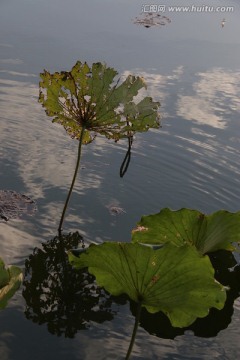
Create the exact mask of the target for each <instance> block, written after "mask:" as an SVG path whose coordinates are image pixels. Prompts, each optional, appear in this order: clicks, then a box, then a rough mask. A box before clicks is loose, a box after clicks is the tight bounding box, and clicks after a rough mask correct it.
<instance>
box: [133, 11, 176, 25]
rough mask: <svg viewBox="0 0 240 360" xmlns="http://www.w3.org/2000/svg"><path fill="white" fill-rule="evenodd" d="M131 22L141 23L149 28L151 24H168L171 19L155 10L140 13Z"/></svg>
mask: <svg viewBox="0 0 240 360" xmlns="http://www.w3.org/2000/svg"><path fill="white" fill-rule="evenodd" d="M145 6H148V5H145ZM133 23H134V24H137V25H143V26H144V27H145V28H150V27H152V26H157V27H160V26H165V25H166V24H170V23H171V20H170V19H169V17H167V16H165V15H161V14H159V13H157V12H155V13H154V12H143V13H142V14H141V15H139V16H137V17H135V19H134V20H133Z"/></svg>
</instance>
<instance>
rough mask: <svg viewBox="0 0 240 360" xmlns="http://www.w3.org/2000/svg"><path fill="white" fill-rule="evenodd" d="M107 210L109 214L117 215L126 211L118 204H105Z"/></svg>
mask: <svg viewBox="0 0 240 360" xmlns="http://www.w3.org/2000/svg"><path fill="white" fill-rule="evenodd" d="M107 208H108V211H109V213H110V214H111V215H113V216H117V215H120V214H123V213H126V211H125V210H124V209H123V208H121V207H120V206H116V205H115V204H110V205H107Z"/></svg>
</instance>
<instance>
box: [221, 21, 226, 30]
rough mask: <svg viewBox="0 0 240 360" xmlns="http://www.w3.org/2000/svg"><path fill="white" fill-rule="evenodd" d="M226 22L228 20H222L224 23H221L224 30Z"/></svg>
mask: <svg viewBox="0 0 240 360" xmlns="http://www.w3.org/2000/svg"><path fill="white" fill-rule="evenodd" d="M225 22H226V20H225V19H222V22H221V25H222V28H223V27H224V25H225Z"/></svg>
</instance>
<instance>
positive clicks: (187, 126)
mask: <svg viewBox="0 0 240 360" xmlns="http://www.w3.org/2000/svg"><path fill="white" fill-rule="evenodd" d="M142 5H143V3H141V2H139V1H136V0H133V1H131V2H128V1H126V0H115V1H114V3H113V2H112V1H109V0H102V1H101V2H99V1H97V0H92V1H91V2H90V1H89V2H85V1H77V0H69V1H67V2H66V1H63V0H48V1H46V0H41V1H37V0H21V1H16V0H11V1H4V0H2V1H1V2H0V184H1V190H3V189H10V190H14V191H17V192H20V193H23V194H26V195H28V196H30V197H31V198H32V199H34V200H35V201H36V202H37V206H38V212H37V213H36V215H35V216H34V217H26V218H25V217H24V218H22V219H21V220H11V221H9V222H7V223H5V222H4V221H1V222H0V256H1V257H2V258H3V259H4V261H5V263H6V264H15V265H18V266H20V267H21V268H24V265H25V260H26V259H27V258H28V257H29V256H30V255H31V254H32V253H33V250H34V248H36V247H37V248H41V244H42V243H47V242H49V241H51V240H52V239H54V237H55V236H56V235H57V227H58V222H59V218H60V215H61V209H62V206H63V203H64V200H65V196H66V193H67V189H68V187H69V184H70V182H71V179H72V174H73V170H74V166H75V161H76V152H77V142H76V141H74V140H72V141H71V139H70V138H69V137H68V136H67V135H66V134H65V131H64V130H63V129H61V127H59V126H57V125H55V124H52V123H51V120H50V118H48V117H47V116H46V114H45V112H44V110H43V108H42V107H41V105H40V104H39V103H38V82H39V73H41V72H42V71H43V69H47V70H48V71H50V72H55V71H62V70H70V69H71V68H72V66H73V65H74V64H75V62H76V61H77V60H81V61H87V62H89V63H92V62H99V61H100V62H105V63H107V65H108V66H111V67H114V68H115V69H116V70H117V71H118V73H119V75H121V76H123V77H124V76H126V75H127V74H129V73H131V74H136V75H140V76H143V77H144V79H145V81H146V83H147V85H148V94H150V95H151V96H152V97H153V98H154V100H155V101H160V102H161V116H162V127H161V128H160V129H158V130H150V131H149V132H148V133H143V134H136V136H135V139H134V142H133V147H132V157H131V163H130V166H129V168H128V171H127V173H126V174H125V176H124V177H123V178H120V176H119V168H120V165H121V163H122V161H123V158H124V156H125V153H126V150H127V143H126V142H125V141H120V142H118V143H114V142H111V141H110V140H109V141H108V140H105V139H103V138H102V137H100V136H99V137H97V138H96V140H95V141H94V142H93V143H91V144H90V145H88V146H86V147H84V150H83V160H82V164H81V171H80V173H81V174H80V176H79V177H78V180H77V183H76V186H75V189H74V193H73V196H72V199H71V203H70V209H69V211H68V214H67V218H66V231H67V232H70V231H72V232H74V231H79V232H80V233H81V234H82V236H83V237H84V239H85V242H89V243H90V242H95V243H101V242H103V241H106V240H114V241H129V240H130V234H131V230H132V229H133V228H134V227H135V224H136V222H137V221H138V220H139V219H140V218H141V216H142V215H144V214H151V213H156V212H158V211H159V210H160V209H162V208H164V207H169V208H171V209H180V208H182V207H188V208H194V209H198V210H200V211H203V212H205V213H211V212H214V211H216V210H219V209H226V210H228V211H232V212H235V211H238V210H239V199H240V164H239V155H240V146H239V145H240V140H239V131H240V123H239V118H240V116H239V115H240V65H239V64H240V62H239V59H240V38H239V33H240V23H239V15H240V9H239V4H238V2H237V1H235V2H234V1H228V2H227V3H226V1H220V0H219V1H213V0H209V2H208V4H206V3H205V2H203V1H199V0H197V1H196V4H194V5H196V6H203V5H209V6H215V7H216V6H232V7H233V11H229V12H227V11H225V12H214V13H213V12H207V11H205V12H196V11H195V12H194V11H192V12H188V13H185V12H176V11H175V12H173V11H172V12H170V11H168V9H167V6H168V5H176V4H175V3H174V2H173V3H171V4H170V3H169V1H168V2H166V12H165V13H164V14H165V15H166V16H167V17H169V18H170V20H171V22H170V23H166V25H165V26H159V27H157V26H155V27H154V26H153V27H150V28H146V27H144V26H141V25H137V24H134V19H135V17H136V16H139V15H140V13H141V10H142ZM181 5H182V6H183V5H192V2H188V1H182V2H181ZM223 19H225V20H224V21H223ZM223 22H224V24H223ZM111 206H117V207H121V208H122V209H124V212H122V213H121V214H119V215H117V216H113V215H112V214H111V213H110V212H109V207H111ZM33 300H34V299H33ZM106 308H107V305H106ZM46 311H48V310H46ZM26 313H27V311H26V303H25V300H24V298H23V297H22V289H20V290H19V291H18V292H17V293H16V294H15V296H14V297H13V298H12V300H11V301H10V302H9V305H8V307H7V308H6V309H5V310H3V311H1V312H0V359H1V360H22V359H25V360H28V359H35V360H38V359H42V358H45V359H52V360H55V359H58V360H61V359H66V358H68V359H91V360H92V359H98V360H99V359H122V358H124V356H125V354H126V351H127V348H128V344H129V341H130V335H131V331H132V327H133V324H134V316H133V315H132V311H131V310H130V308H129V303H128V302H126V301H125V300H123V301H122V304H121V303H118V302H113V304H112V306H111V310H109V314H110V317H112V320H111V321H110V318H109V317H106V318H104V320H106V321H101V320H99V319H98V318H97V316H95V317H94V316H92V318H91V316H89V318H88V319H90V320H89V321H88V322H86V324H85V325H86V328H85V329H84V326H83V327H82V328H80V327H79V330H78V331H76V332H75V334H74V337H73V338H69V337H67V336H66V333H67V332H66V331H64V330H62V332H61V331H60V332H59V333H58V332H57V330H56V329H55V330H56V331H55V330H54V329H53V328H51V326H50V325H49V324H51V319H50V320H49V323H46V321H44V320H41V318H38V315H37V314H35V316H32V318H31V319H28V318H27V315H26ZM239 316H240V303H239V299H236V300H235V303H234V313H233V316H232V321H231V323H230V324H229V325H228V327H227V328H225V329H222V330H221V331H219V332H218V334H217V335H216V336H212V337H202V336H194V333H193V332H192V331H186V332H185V334H184V335H178V336H176V337H175V338H174V339H169V338H167V337H164V336H162V337H160V336H156V334H153V333H151V331H149V332H148V331H147V330H146V329H144V327H140V328H139V331H138V335H137V340H136V344H135V347H134V351H133V355H132V358H133V359H171V360H172V359H229V360H231V359H236V358H238V357H239V355H240V344H239V341H238V339H239V335H240V332H239V323H238V319H239ZM86 318H87V317H86ZM42 319H43V318H42Z"/></svg>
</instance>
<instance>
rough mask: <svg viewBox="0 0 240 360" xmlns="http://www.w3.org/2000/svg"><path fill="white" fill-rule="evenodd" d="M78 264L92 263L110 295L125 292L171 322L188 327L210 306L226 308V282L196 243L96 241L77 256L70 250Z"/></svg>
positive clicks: (72, 258) (89, 268)
mask: <svg viewBox="0 0 240 360" xmlns="http://www.w3.org/2000/svg"><path fill="white" fill-rule="evenodd" d="M69 261H70V262H71V264H72V265H73V266H74V267H76V268H85V267H87V268H88V271H89V273H91V274H93V275H94V276H95V277H96V281H97V283H98V285H99V286H103V287H104V288H105V289H106V290H107V291H108V292H110V293H111V294H112V295H120V294H122V293H125V294H127V295H128V296H129V297H130V298H131V299H132V300H133V301H135V302H137V303H139V302H140V303H141V305H142V306H144V307H146V309H147V310H148V311H149V312H151V313H155V312H158V311H162V312H164V313H165V314H166V315H167V316H168V317H169V319H170V321H171V323H172V325H173V326H176V327H185V326H188V325H190V324H191V323H193V322H194V321H195V319H196V318H197V317H204V316H206V315H207V314H208V312H209V308H211V307H215V308H217V309H222V308H223V306H224V303H225V300H226V293H225V289H224V287H223V286H222V285H221V284H219V283H218V282H217V281H216V280H215V279H214V270H213V267H212V265H211V262H210V260H209V258H208V256H204V257H203V256H201V255H200V254H199V253H198V252H197V251H196V249H195V248H193V247H189V246H182V247H176V246H174V245H172V244H166V245H165V246H163V247H162V248H161V249H158V250H153V249H152V248H150V247H148V246H144V245H140V244H132V243H130V244H129V243H103V244H102V245H92V246H90V247H89V248H88V249H87V251H86V252H85V253H82V254H81V255H80V256H79V257H76V256H74V255H73V254H72V253H71V252H70V253H69Z"/></svg>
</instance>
